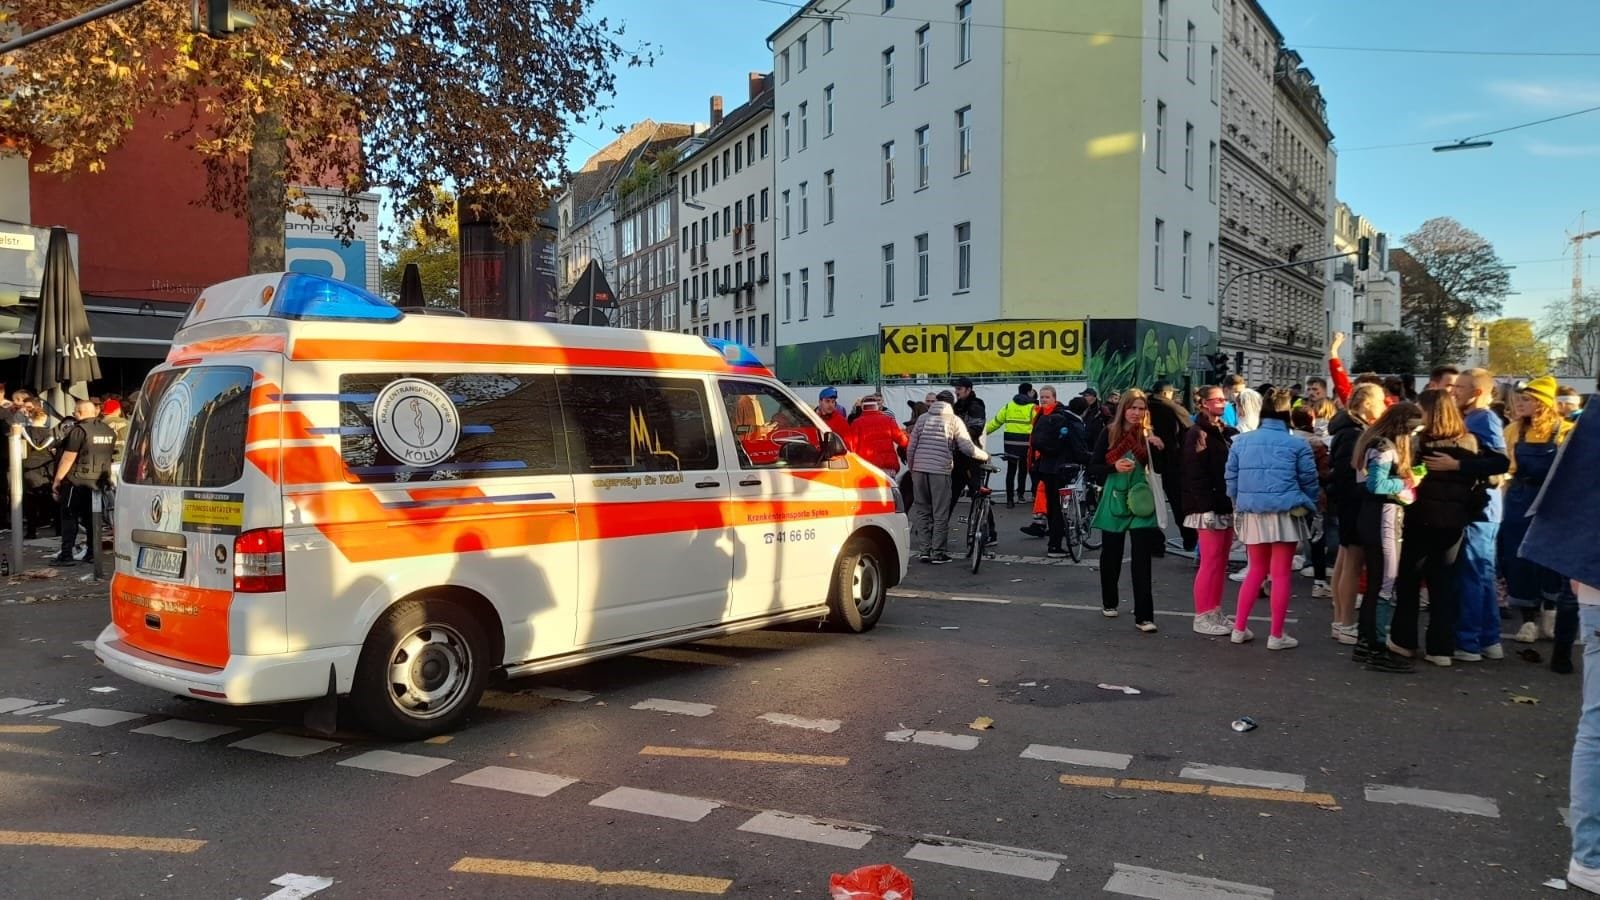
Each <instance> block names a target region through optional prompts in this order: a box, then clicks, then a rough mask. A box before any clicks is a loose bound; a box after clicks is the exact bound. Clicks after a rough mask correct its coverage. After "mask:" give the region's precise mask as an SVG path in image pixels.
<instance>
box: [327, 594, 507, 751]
mask: <svg viewBox="0 0 1600 900" xmlns="http://www.w3.org/2000/svg"><path fill="white" fill-rule="evenodd" d="M488 643H489V642H488V640H487V639H486V638H485V636H484V632H483V626H482V625H481V624H480V623H479V622H478V620H477V619H476V618H475V617H474V616H473V615H472V614H471V613H470V612H468V611H467V610H465V609H463V608H461V607H460V606H458V605H456V604H454V603H448V602H445V601H442V600H405V601H402V602H400V603H396V604H395V605H394V606H392V607H390V608H389V610H388V611H387V612H385V613H384V614H383V616H381V617H380V618H379V619H378V621H377V623H376V624H374V625H373V626H372V631H371V632H369V633H368V635H367V643H366V645H365V646H364V647H363V648H362V650H361V661H360V663H359V664H358V665H357V666H356V678H355V684H354V686H353V688H352V689H351V700H352V702H353V704H354V707H355V712H356V715H357V716H359V717H360V719H361V721H362V722H363V723H364V724H365V725H366V726H367V727H368V728H370V729H372V730H373V731H375V732H377V733H379V734H381V735H384V736H385V737H391V738H395V739H398V740H418V739H421V738H426V737H432V736H434V735H438V734H443V733H445V732H448V731H451V730H454V729H455V728H457V727H458V726H459V725H460V724H461V723H462V722H463V721H464V720H465V719H466V718H467V716H468V715H469V714H471V712H472V709H473V707H475V706H477V705H478V699H479V698H480V697H482V696H483V688H484V685H485V683H486V681H487V678H488V671H489V659H488V649H487V648H488Z"/></svg>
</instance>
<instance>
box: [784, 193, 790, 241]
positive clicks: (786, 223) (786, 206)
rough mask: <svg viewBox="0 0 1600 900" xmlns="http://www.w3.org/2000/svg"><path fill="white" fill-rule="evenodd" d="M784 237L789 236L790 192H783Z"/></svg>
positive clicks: (785, 238) (786, 238)
mask: <svg viewBox="0 0 1600 900" xmlns="http://www.w3.org/2000/svg"><path fill="white" fill-rule="evenodd" d="M783 237H784V240H788V238H789V192H788V191H784V192H783Z"/></svg>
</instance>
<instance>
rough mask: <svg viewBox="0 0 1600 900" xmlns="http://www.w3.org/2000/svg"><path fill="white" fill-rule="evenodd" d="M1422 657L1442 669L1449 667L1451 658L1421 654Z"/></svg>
mask: <svg viewBox="0 0 1600 900" xmlns="http://www.w3.org/2000/svg"><path fill="white" fill-rule="evenodd" d="M1422 658H1423V659H1425V660H1427V661H1428V662H1431V663H1433V664H1434V665H1436V666H1438V667H1440V668H1442V669H1448V668H1450V662H1451V660H1450V657H1448V656H1429V655H1427V654H1423V657H1422Z"/></svg>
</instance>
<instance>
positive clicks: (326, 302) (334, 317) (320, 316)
mask: <svg viewBox="0 0 1600 900" xmlns="http://www.w3.org/2000/svg"><path fill="white" fill-rule="evenodd" d="M272 315H274V316H276V317H278V318H280V319H302V320H306V319H315V320H321V321H333V322H397V321H399V320H400V319H401V318H403V317H404V316H405V313H403V312H401V311H400V310H399V309H397V308H396V307H395V306H394V304H392V303H390V302H388V301H387V300H384V299H382V298H380V297H377V296H374V295H372V294H369V293H367V292H366V291H364V290H362V289H361V288H358V287H356V286H355V285H353V284H350V283H348V282H344V281H334V280H333V279H332V278H324V277H322V276H321V275H307V274H305V273H304V272H289V273H287V274H285V275H284V276H283V279H282V280H281V281H279V282H278V293H277V296H276V297H275V298H274V299H273V301H272Z"/></svg>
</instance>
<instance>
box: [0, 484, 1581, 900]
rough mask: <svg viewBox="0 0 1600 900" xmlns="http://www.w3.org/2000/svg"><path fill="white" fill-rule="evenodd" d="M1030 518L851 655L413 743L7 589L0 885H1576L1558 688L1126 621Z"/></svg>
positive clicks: (800, 636) (679, 671)
mask: <svg viewBox="0 0 1600 900" xmlns="http://www.w3.org/2000/svg"><path fill="white" fill-rule="evenodd" d="M1021 521H1022V519H1021V517H1020V515H1018V514H1007V515H1006V516H1004V517H1003V518H1002V531H1003V533H1004V535H1005V536H1004V539H1003V542H1002V544H1001V545H1000V547H999V551H1000V553H1001V556H1000V558H998V559H995V560H992V561H990V562H988V563H986V564H985V566H984V569H983V571H982V572H981V573H980V574H979V575H977V576H973V575H970V574H969V573H967V572H966V571H965V570H964V569H961V568H959V567H957V566H954V565H951V566H944V567H927V566H917V567H915V568H914V569H913V571H912V574H911V576H910V579H909V580H908V582H907V583H906V584H905V585H903V586H902V587H901V588H900V589H898V590H897V591H896V592H895V596H894V598H893V600H892V602H891V605H890V607H889V610H888V612H887V614H886V616H885V618H884V620H883V623H882V624H881V625H880V626H879V628H878V629H877V630H875V631H873V632H871V633H870V634H867V635H859V636H852V635H844V634H837V633H831V632H827V631H819V630H817V629H816V628H813V627H809V626H796V627H789V628H784V629H777V630H771V631H763V632H756V633H751V634H745V635H739V636H735V637H730V638H725V639H721V640H713V641H704V642H701V643H698V644H694V645H690V646H686V647H683V648H678V649H673V650H665V651H656V652H653V653H647V654H642V655H640V656H636V657H629V658H625V659H620V660H614V661H609V662H606V663H601V664H596V665H592V666H588V667H584V668H580V669H574V670H568V671H565V672H558V673H552V674H549V675H545V676H540V677H538V678H534V679H525V680H521V681H516V682H511V683H507V684H504V685H501V686H500V687H499V688H498V689H496V690H494V691H492V692H491V693H490V694H489V695H488V696H487V697H486V699H485V703H484V706H483V709H482V710H481V712H480V714H479V715H478V716H477V717H476V719H475V720H474V721H473V722H472V723H471V725H470V727H468V728H466V729H464V730H462V731H461V732H459V733H457V734H455V735H452V736H449V739H448V740H445V741H441V742H436V743H415V744H391V743H385V742H380V741H377V740H375V739H373V738H371V737H370V736H367V735H363V734H359V733H344V732H341V733H338V734H336V735H333V736H331V737H328V738H327V739H326V741H325V742H323V743H305V742H304V740H303V739H304V738H305V737H307V736H309V733H308V732H306V731H305V730H304V729H303V728H302V727H301V726H300V723H301V718H302V713H303V710H302V709H299V708H295V707H291V706H284V707H270V708H250V709H230V708H223V707H216V706H212V705H208V704H203V703H199V702H194V701H187V700H179V699H176V698H173V697H171V696H169V695H164V694H162V693H160V692H156V691H151V690H147V689H144V688H141V687H138V686H136V685H133V684H130V683H127V682H124V681H121V680H120V679H118V678H116V677H115V676H113V675H111V674H110V673H108V672H106V671H104V670H103V669H101V668H100V667H99V666H98V665H97V664H96V663H95V661H94V658H93V653H92V651H90V650H89V649H86V648H85V647H84V646H82V645H80V644H79V643H78V642H82V641H88V640H91V639H93V638H94V636H95V635H96V634H97V633H98V631H99V629H100V627H101V625H102V623H103V620H104V617H105V607H104V603H103V599H101V598H97V597H95V596H94V592H93V591H92V590H90V591H82V590H80V591H77V592H76V593H74V592H70V591H69V592H65V593H64V594H62V597H63V598H62V599H57V600H53V601H50V602H39V603H31V604H0V648H3V649H0V710H4V712H3V713H0V845H10V846H4V849H3V850H0V896H4V897H19V898H22V897H25V898H36V897H52V898H53V897H108V898H110V897H117V898H121V897H216V898H259V897H268V896H274V897H276V898H278V900H290V898H297V897H304V896H314V897H315V898H317V900H324V898H353V897H360V898H369V897H397V898H398V897H416V896H443V895H446V894H455V895H457V896H473V897H501V896H504V897H512V896H517V897H554V898H566V897H573V898H587V897H607V898H612V897H654V896H663V897H665V896H694V895H696V894H701V895H710V896H715V895H723V896H744V897H762V898H767V897H770V898H777V897H793V896H801V897H826V896H827V883H828V878H829V875H830V874H831V873H835V872H847V871H850V870H852V869H855V868H857V867H860V866H865V865H870V864H877V863H889V864H893V865H895V866H897V867H899V868H900V869H902V870H903V871H905V872H906V873H907V874H909V875H910V877H911V878H912V879H913V881H914V883H915V885H916V896H917V897H919V898H934V900H937V898H946V897H980V898H1030V897H1080V896H1147V897H1260V896H1274V895H1275V896H1279V897H1319V898H1321V897H1419V898H1422V897H1514V896H1529V895H1534V894H1541V893H1545V892H1546V891H1547V890H1548V889H1546V888H1542V887H1541V883H1542V882H1544V881H1545V880H1546V879H1548V878H1551V877H1558V876H1560V875H1562V874H1563V873H1564V871H1565V860H1566V856H1567V833H1566V830H1565V828H1564V827H1563V824H1562V820H1561V814H1560V809H1561V807H1564V806H1566V805H1567V799H1566V785H1567V765H1568V758H1569V753H1570V748H1571V738H1572V730H1573V725H1574V722H1575V718H1576V713H1577V707H1578V681H1577V676H1565V677H1563V676H1557V675H1554V674H1552V673H1550V672H1549V671H1548V669H1547V668H1545V667H1544V666H1536V665H1532V664H1529V663H1527V662H1524V661H1522V660H1520V659H1518V658H1516V657H1515V655H1513V656H1511V657H1510V658H1508V659H1506V660H1503V661H1500V662H1485V663H1481V664H1476V665H1470V666H1469V665H1462V664H1458V665H1457V666H1455V667H1453V668H1450V669H1434V668H1432V667H1427V668H1424V669H1419V670H1418V672H1417V673H1416V674H1414V675H1409V676H1389V675H1380V674H1376V673H1369V672H1365V671H1362V670H1360V669H1359V668H1357V667H1356V666H1354V665H1353V664H1352V663H1351V662H1350V661H1349V660H1348V658H1347V654H1346V653H1345V652H1344V650H1343V648H1340V647H1339V646H1338V645H1336V644H1335V643H1334V642H1333V641H1331V640H1329V639H1328V637H1327V631H1328V625H1327V623H1328V613H1327V604H1326V602H1325V601H1312V600H1311V599H1310V582H1309V580H1304V579H1297V588H1298V589H1299V590H1298V598H1297V600H1296V602H1295V605H1294V609H1293V612H1292V613H1291V616H1292V617H1293V618H1294V619H1297V620H1298V621H1297V622H1296V623H1295V624H1291V626H1290V632H1291V633H1294V634H1297V635H1298V636H1299V637H1300V638H1301V640H1302V643H1301V646H1300V647H1299V648H1298V649H1296V650H1293V651H1290V652H1280V653H1271V652H1268V651H1267V650H1266V647H1265V628H1264V627H1257V628H1256V632H1257V634H1258V635H1260V636H1259V637H1258V638H1257V641H1256V642H1255V643H1254V644H1250V645H1245V646H1233V645H1230V644H1229V643H1227V640H1226V639H1225V638H1203V637H1200V636H1198V635H1195V634H1193V633H1192V632H1191V631H1190V630H1189V622H1188V619H1187V618H1185V617H1184V614H1185V613H1186V612H1187V611H1192V607H1191V606H1190V599H1189V580H1190V578H1191V575H1192V569H1191V568H1190V563H1189V562H1188V561H1186V560H1183V559H1179V558H1176V557H1169V558H1167V559H1165V560H1160V561H1158V562H1157V563H1156V582H1157V604H1158V608H1159V609H1160V610H1162V611H1163V612H1164V613H1171V615H1167V614H1163V615H1160V616H1158V621H1159V624H1160V625H1161V631H1160V633H1158V634H1155V635H1142V634H1139V633H1138V632H1136V631H1135V630H1134V628H1133V620H1132V616H1131V614H1130V613H1131V609H1129V610H1127V611H1126V612H1125V613H1124V615H1123V616H1122V617H1120V618H1117V619H1105V618H1102V617H1101V616H1100V614H1099V613H1098V612H1097V611H1096V609H1097V608H1098V582H1097V574H1096V572H1095V570H1094V569H1092V568H1091V567H1090V566H1089V565H1088V564H1085V565H1080V566H1072V565H1059V564H1055V565H1042V564H1039V563H1040V562H1041V561H1040V560H1038V559H1037V558H1036V557H1037V555H1038V554H1039V553H1041V552H1042V550H1043V542H1042V541H1028V540H1024V539H1022V538H1021V537H1020V536H1018V535H1017V533H1016V530H1015V526H1016V525H1018V524H1021ZM1024 556H1028V558H1029V559H1030V561H1027V562H1024V561H1020V560H1021V559H1022V558H1024ZM1013 557H1014V558H1015V559H1016V560H1017V561H1012V558H1013ZM1125 591H1126V586H1125ZM74 597H76V599H75V598H74ZM997 601H1004V602H997ZM1124 604H1125V608H1126V605H1127V604H1129V600H1128V599H1127V597H1126V596H1125V599H1124ZM1256 614H1257V615H1258V616H1265V615H1266V604H1265V602H1264V601H1263V602H1262V603H1260V604H1259V605H1258V608H1257V612H1256ZM1536 649H1539V650H1540V651H1541V652H1542V653H1545V654H1547V653H1548V644H1540V645H1536ZM1100 684H1111V685H1125V686H1130V687H1132V688H1134V689H1136V690H1138V691H1140V693H1138V694H1130V693H1125V692H1123V691H1120V690H1106V689H1102V688H1100V687H1098V686H1097V685H1100ZM96 688H114V689H115V690H113V691H97V690H96ZM1518 696H1520V697H1527V698H1536V699H1537V700H1538V701H1539V702H1538V703H1537V704H1532V703H1522V702H1514V701H1513V697H1518ZM5 698H11V699H5ZM663 701H665V702H663ZM57 702H60V703H61V704H62V705H61V706H60V707H58V708H54V709H45V710H41V709H37V708H32V707H33V705H34V704H55V703H57ZM18 704H26V705H25V706H24V707H23V708H21V709H14V708H12V707H16V706H18ZM641 707H642V708H641ZM96 711H110V712H96ZM112 713H122V714H123V715H121V716H119V715H114V714H112ZM1241 715H1249V716H1251V717H1253V718H1254V719H1255V720H1256V721H1257V722H1258V723H1259V727H1258V728H1257V729H1256V730H1254V731H1251V732H1248V733H1243V734H1241V733H1237V732H1235V731H1233V730H1232V729H1231V728H1230V722H1231V721H1232V720H1234V719H1236V718H1238V717H1239V716H1241ZM63 716H64V717H65V718H63ZM980 717H987V718H989V719H992V720H993V723H992V727H990V728H987V729H982V730H978V729H974V728H972V727H971V726H972V724H973V723H974V722H975V721H976V720H978V719H979V718H980ZM96 722H102V723H105V724H94V723H96ZM197 723H198V724H197ZM202 726H212V727H210V728H205V727H202ZM147 729H148V730H147ZM185 738H189V739H185ZM241 741H244V742H246V746H244V747H240V746H236V745H237V744H239V742H241ZM252 748H254V749H252ZM272 750H275V751H277V752H267V751H272ZM285 752H292V753H304V754H305V755H300V756H288V755H280V754H282V753H285ZM1208 767H1210V768H1208ZM1215 767H1226V768H1222V769H1218V768H1215ZM1374 791H1376V793H1373V792H1374ZM1429 792H1440V793H1438V794H1434V793H1429ZM1369 797H1379V798H1383V797H1387V798H1391V799H1395V800H1398V801H1401V802H1399V803H1382V802H1378V800H1376V799H1369ZM1419 803H1421V804H1427V805H1416V804H1419ZM1441 806H1442V807H1445V808H1439V807H1441ZM119 841H120V842H121V845H120V846H115V845H116V844H117V843H118V842H119ZM1152 871H1153V872H1155V873H1157V874H1151V872H1152ZM289 875H294V876H306V878H302V879H299V880H296V879H293V878H286V877H285V876H289ZM319 879H320V880H319ZM326 880H331V882H332V883H331V885H330V886H326V887H324V888H322V889H321V890H318V891H316V892H315V893H308V892H311V891H312V890H313V889H314V888H317V887H318V886H319V885H322V884H325V883H326ZM275 882H276V883H275ZM1268 892H1271V893H1270V894H1269V893H1268Z"/></svg>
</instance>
